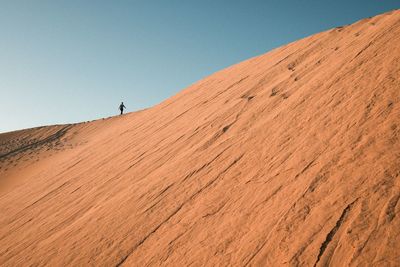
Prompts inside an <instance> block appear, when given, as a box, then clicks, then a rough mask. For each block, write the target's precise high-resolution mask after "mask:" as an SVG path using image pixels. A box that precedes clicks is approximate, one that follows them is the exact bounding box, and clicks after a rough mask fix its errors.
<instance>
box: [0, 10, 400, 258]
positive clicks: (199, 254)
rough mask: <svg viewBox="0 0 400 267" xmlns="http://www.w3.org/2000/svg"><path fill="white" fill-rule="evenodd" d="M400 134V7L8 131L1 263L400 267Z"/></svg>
mask: <svg viewBox="0 0 400 267" xmlns="http://www.w3.org/2000/svg"><path fill="white" fill-rule="evenodd" d="M127 102H129V101H128V100H127ZM116 112H118V111H116ZM399 138H400V11H398V10H397V11H392V12H389V13H385V14H383V15H379V16H376V17H373V18H369V19H364V20H361V21H359V22H357V23H355V24H352V25H348V26H344V27H337V28H334V29H331V30H328V31H326V32H322V33H319V34H316V35H313V36H310V37H307V38H305V39H302V40H299V41H297V42H294V43H291V44H288V45H286V46H283V47H280V48H277V49H274V50H273V51H271V52H269V53H267V54H264V55H261V56H258V57H254V58H251V59H249V60H247V61H244V62H241V63H239V64H237V65H234V66H231V67H229V68H227V69H224V70H222V71H219V72H217V73H215V74H213V75H211V76H209V77H207V78H205V79H203V80H201V81H199V82H197V83H195V84H193V85H191V86H190V87H188V88H187V89H185V90H183V91H182V92H180V93H179V94H177V95H175V96H173V97H171V98H170V99H168V100H166V101H164V102H162V103H160V104H159V105H156V106H154V107H152V108H149V109H146V110H142V111H138V112H133V113H129V114H126V115H122V116H115V117H112V118H107V119H100V120H96V121H92V122H86V123H79V124H70V125H56V126H47V127H40V128H34V129H27V130H22V131H16V132H10V133H4V134H1V135H0V265H1V266H43V265H48V266H66V265H67V266H119V265H124V266H158V265H168V266H189V265H191V266H203V265H206V266H329V265H330V266H349V265H350V266H400V201H399V199H400V141H399Z"/></svg>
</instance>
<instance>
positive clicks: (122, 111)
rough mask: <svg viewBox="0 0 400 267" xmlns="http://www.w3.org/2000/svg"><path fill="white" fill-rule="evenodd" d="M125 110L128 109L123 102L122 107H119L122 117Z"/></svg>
mask: <svg viewBox="0 0 400 267" xmlns="http://www.w3.org/2000/svg"><path fill="white" fill-rule="evenodd" d="M124 108H126V107H125V105H124V102H121V105H119V110H120V111H121V114H120V115H122V113H124Z"/></svg>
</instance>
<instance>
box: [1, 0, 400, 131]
mask: <svg viewBox="0 0 400 267" xmlns="http://www.w3.org/2000/svg"><path fill="white" fill-rule="evenodd" d="M399 7H400V2H399V1H398V0H396V1H390V0H384V1H378V0H358V1H352V0H336V1H321V0H318V1H317V0H291V1H289V0H286V1H285V0H279V1H278V0H269V1H268V0H264V1H256V0H254V1H251V0H243V1H242V0H226V1H222V0H201V1H199V0H180V1H175V0H159V1H151V0H144V1H134V0H131V1H90V0H86V1H85V0H65V1H56V0H49V1H45V0H37V1H32V0H27V1H19V0H11V1H5V0H3V1H1V2H0V29H1V30H0V33H1V36H0V132H4V131H10V130H15V129H22V128H27V127H34V126H41V125H48V124H58V123H69V122H79V121H86V120H92V119H97V118H101V117H108V116H111V115H116V114H117V113H118V110H117V108H118V105H119V103H120V102H121V101H124V103H125V105H126V106H127V108H128V111H135V110H138V109H143V108H146V107H150V106H152V105H155V104H157V103H159V102H161V101H162V100H164V99H166V98H168V97H170V96H172V95H174V94H175V93H177V92H178V91H180V90H182V89H184V88H185V87H187V86H188V85H190V84H192V83H194V82H195V81H197V80H200V79H202V78H204V77H205V76H208V75H210V74H212V73H213V72H215V71H218V70H220V69H223V68H225V67H227V66H230V65H232V64H235V63H238V62H240V61H242V60H245V59H247V58H249V57H253V56H256V55H259V54H263V53H265V52H267V51H269V50H271V49H273V48H275V47H278V46H281V45H283V44H286V43H288V42H292V41H295V40H297V39H299V38H303V37H305V36H308V35H311V34H314V33H317V32H320V31H323V30H327V29H329V28H332V27H335V26H340V25H343V24H349V23H352V22H355V21H357V20H359V19H362V18H365V17H369V16H374V15H377V14H379V13H383V12H386V11H389V10H392V9H396V8H399Z"/></svg>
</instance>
